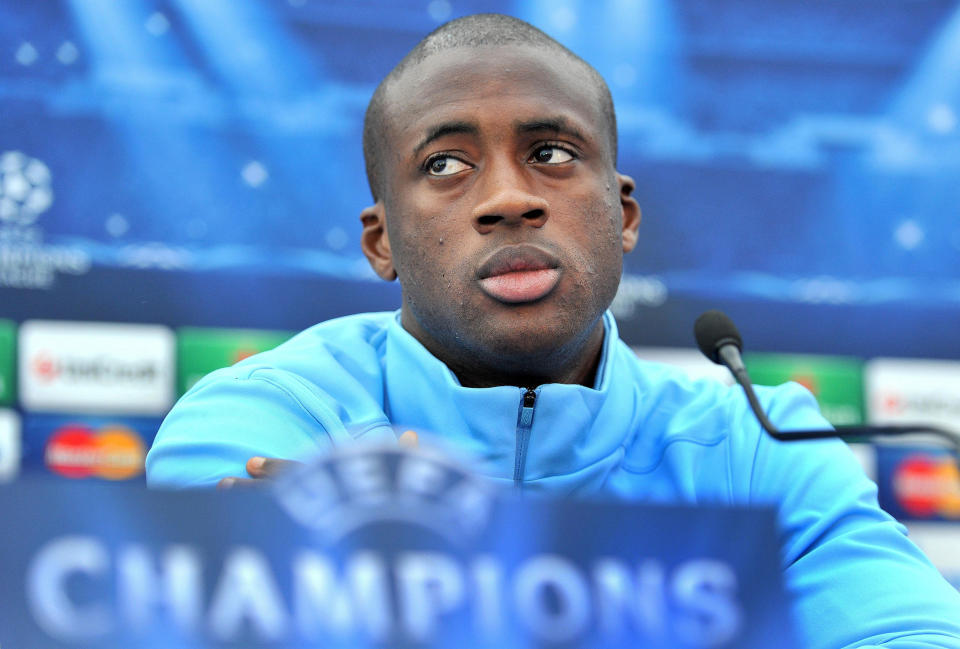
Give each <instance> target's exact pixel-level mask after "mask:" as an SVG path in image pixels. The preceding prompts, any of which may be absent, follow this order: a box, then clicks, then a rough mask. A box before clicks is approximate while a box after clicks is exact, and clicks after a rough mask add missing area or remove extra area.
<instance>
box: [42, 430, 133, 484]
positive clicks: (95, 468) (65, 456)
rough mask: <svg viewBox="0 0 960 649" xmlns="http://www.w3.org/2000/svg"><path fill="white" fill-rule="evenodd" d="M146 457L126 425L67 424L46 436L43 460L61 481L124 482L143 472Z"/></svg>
mask: <svg viewBox="0 0 960 649" xmlns="http://www.w3.org/2000/svg"><path fill="white" fill-rule="evenodd" d="M146 455H147V450H146V446H145V445H144V443H143V440H142V439H141V438H140V436H139V435H137V434H136V433H135V432H134V431H132V430H130V429H129V428H127V427H126V426H119V425H110V426H104V427H102V428H100V429H98V430H94V429H93V428H90V427H89V426H84V425H83V424H69V425H67V426H63V427H62V428H59V429H57V430H56V431H55V432H54V433H53V435H51V436H50V439H49V440H48V441H47V446H46V449H45V451H44V460H45V462H46V465H47V467H48V468H49V469H50V470H51V471H53V472H54V473H57V474H59V475H62V476H64V477H65V478H74V479H81V478H91V477H96V478H103V479H105V480H128V479H130V478H134V477H136V476H138V475H140V474H142V473H143V463H144V460H145V458H146Z"/></svg>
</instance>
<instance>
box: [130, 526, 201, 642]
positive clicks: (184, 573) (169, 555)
mask: <svg viewBox="0 0 960 649" xmlns="http://www.w3.org/2000/svg"><path fill="white" fill-rule="evenodd" d="M202 572H203V571H202V564H201V561H200V557H199V555H198V554H197V553H196V552H195V551H194V550H192V549H190V548H189V547H188V546H185V545H174V546H170V547H169V548H167V549H166V550H165V551H164V553H163V557H162V560H161V567H160V569H159V570H158V569H157V566H156V561H155V560H154V557H153V556H151V554H150V551H149V550H148V549H147V548H146V547H144V546H142V545H129V546H127V547H125V548H123V550H121V552H120V556H119V558H118V559H117V602H118V604H119V606H120V610H121V611H122V613H123V615H124V618H125V620H126V623H127V625H128V626H129V627H130V629H131V630H132V631H134V632H135V633H145V632H146V631H148V630H149V629H150V628H151V626H152V625H153V623H154V621H155V619H154V613H155V607H157V606H159V605H162V606H165V607H166V608H167V610H168V611H169V614H170V620H171V621H172V622H173V624H174V625H175V626H176V627H177V629H178V630H179V631H181V632H182V633H185V634H190V633H194V632H195V631H196V629H197V628H198V626H199V622H200V617H201V614H202V606H203V602H202V596H203V580H202Z"/></svg>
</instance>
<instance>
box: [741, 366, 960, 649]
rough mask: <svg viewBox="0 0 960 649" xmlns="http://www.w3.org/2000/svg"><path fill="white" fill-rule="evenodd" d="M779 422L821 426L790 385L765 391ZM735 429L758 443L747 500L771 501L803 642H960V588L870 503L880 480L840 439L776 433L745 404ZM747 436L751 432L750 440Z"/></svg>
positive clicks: (828, 645)
mask: <svg viewBox="0 0 960 649" xmlns="http://www.w3.org/2000/svg"><path fill="white" fill-rule="evenodd" d="M761 401H762V402H764V403H765V404H766V409H767V412H768V414H769V416H770V418H771V420H772V421H773V422H774V423H776V424H777V425H778V427H780V428H781V430H790V429H791V428H792V429H794V430H798V429H801V428H824V427H828V426H829V424H828V423H827V422H826V421H825V420H824V419H823V418H822V417H821V416H820V414H819V412H818V410H817V406H816V402H815V401H814V399H813V397H812V395H810V393H809V392H807V391H806V390H805V389H804V388H801V387H800V386H799V385H796V384H787V385H784V386H781V387H779V388H776V389H771V390H769V391H764V393H763V395H762V396H761ZM732 419H733V424H734V428H733V430H734V431H739V432H740V433H746V431H748V430H749V431H750V433H751V434H743V435H741V437H742V438H743V439H744V443H752V444H755V451H754V452H753V453H752V454H751V453H745V454H744V456H745V457H752V465H751V466H742V467H737V470H739V471H743V472H745V475H746V477H747V482H746V484H747V487H746V488H747V489H748V490H749V494H748V496H749V499H750V501H752V502H755V503H763V504H774V505H775V506H776V507H777V508H778V511H779V514H778V517H779V522H780V529H781V534H782V539H781V540H782V543H783V561H784V566H785V571H784V575H785V583H786V588H787V593H788V596H789V597H790V598H791V599H792V601H793V610H794V621H795V624H796V627H797V631H798V634H799V640H800V646H802V647H809V648H811V649H819V648H822V649H838V648H840V647H854V646H855V647H872V646H882V647H887V648H898V649H907V648H910V649H914V648H916V649H919V648H921V647H925V648H933V647H939V648H951V649H960V593H958V592H957V591H956V590H954V588H953V587H952V586H950V584H948V583H947V581H946V580H945V579H944V578H943V577H942V576H941V575H940V574H939V573H938V572H937V570H936V569H935V568H934V567H933V565H932V564H931V563H930V561H929V560H928V559H927V558H926V557H925V556H924V555H923V553H922V552H921V551H920V550H919V549H918V548H917V547H916V546H915V545H914V544H913V543H912V542H911V541H910V540H909V539H908V538H907V533H906V529H905V528H904V527H903V525H901V524H900V523H898V522H897V521H895V520H894V519H893V518H892V517H891V516H890V515H889V514H887V513H886V512H884V511H883V510H882V509H880V507H879V505H878V504H877V487H876V485H875V484H874V483H873V482H872V481H871V480H870V479H869V478H867V477H866V475H865V474H864V472H863V470H862V468H861V467H860V465H859V463H858V462H857V460H856V459H855V458H854V456H853V453H852V452H851V451H850V449H849V448H848V447H847V445H846V444H845V443H844V442H843V441H841V440H826V441H798V442H780V441H777V440H775V439H773V438H772V437H770V436H768V435H767V434H766V433H764V432H762V431H761V430H760V429H759V425H758V424H757V423H756V421H755V420H754V419H753V417H752V414H750V413H749V411H746V410H745V409H744V410H743V411H740V412H738V413H735V414H734V415H733V418H732ZM750 440H752V441H750Z"/></svg>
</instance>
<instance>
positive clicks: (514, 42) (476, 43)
mask: <svg viewBox="0 0 960 649" xmlns="http://www.w3.org/2000/svg"><path fill="white" fill-rule="evenodd" d="M495 47H530V48H535V49H539V50H543V51H547V52H550V53H551V54H554V55H556V56H557V57H563V58H566V59H567V60H569V61H570V62H571V64H573V65H574V66H576V67H577V68H579V70H580V71H581V72H583V73H584V75H585V76H586V78H587V79H588V81H589V83H591V84H592V85H593V86H594V89H595V91H596V95H597V101H598V102H599V104H600V108H601V114H602V115H603V117H604V120H605V121H606V124H604V125H603V126H604V127H605V128H606V131H607V137H608V139H609V146H610V151H611V153H612V156H613V159H612V160H611V163H612V164H615V163H616V151H617V121H616V116H615V114H614V110H613V99H612V97H611V95H610V89H609V88H608V87H607V84H606V82H605V81H604V80H603V77H601V76H600V73H598V72H597V71H596V70H595V69H594V68H593V67H592V66H591V65H590V64H589V63H587V62H586V61H584V60H583V59H581V58H580V57H579V56H577V55H576V54H574V53H573V52H571V51H570V50H568V49H567V48H566V47H564V46H563V45H561V44H560V43H558V42H557V41H555V40H554V39H552V38H551V37H549V36H547V35H546V34H545V33H543V32H542V31H540V30H539V29H537V28H536V27H534V26H532V25H530V24H529V23H526V22H524V21H522V20H519V19H518V18H513V17H511V16H504V15H501V14H474V15H472V16H464V17H463V18H457V19H456V20H452V21H450V22H448V23H446V24H443V25H441V26H440V27H438V28H437V29H435V30H434V31H433V32H431V33H430V34H428V35H427V36H426V37H425V38H424V39H423V40H422V41H420V42H419V43H417V45H416V46H415V47H414V48H413V49H412V50H410V52H409V53H408V54H407V55H406V56H405V57H404V58H403V60H401V61H400V63H398V64H397V66H396V67H395V68H393V70H391V71H390V74H388V75H387V76H386V78H385V79H384V80H383V81H381V82H380V85H379V86H377V89H376V91H375V92H374V93H373V97H372V98H371V99H370V104H369V105H368V106H367V113H366V116H365V118H364V123H363V156H364V160H365V161H366V167H367V181H368V182H369V184H370V192H371V193H372V194H373V198H374V200H381V199H382V198H383V196H384V193H385V189H386V187H385V185H386V178H385V173H384V160H383V155H382V152H383V151H387V150H389V146H388V141H389V140H388V134H387V129H388V125H389V124H388V122H389V113H390V103H391V101H390V89H391V88H392V87H393V86H394V85H395V83H396V82H397V81H398V80H399V79H400V78H401V77H403V75H404V74H405V73H406V72H407V71H409V70H410V69H411V68H414V67H416V66H417V65H418V64H419V63H421V62H423V61H424V60H425V59H427V58H428V57H430V56H433V55H434V54H437V53H439V52H443V51H446V50H451V49H459V48H478V49H479V48H495Z"/></svg>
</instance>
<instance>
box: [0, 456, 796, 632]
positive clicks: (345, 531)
mask: <svg viewBox="0 0 960 649" xmlns="http://www.w3.org/2000/svg"><path fill="white" fill-rule="evenodd" d="M0 512H2V515H3V518H4V520H3V526H4V529H5V530H6V533H5V534H4V539H5V540H4V547H3V551H2V554H0V571H2V572H0V574H3V576H4V578H3V579H2V580H0V644H2V646H4V647H7V646H9V647H30V648H31V649H47V648H50V649H53V648H57V649H62V648H67V649H71V648H76V649H81V648H82V649H91V648H94V647H116V648H120V647H123V648H124V649H130V648H133V647H157V648H164V649H168V648H171V647H177V648H201V647H240V646H243V647H277V648H279V647H294V646H295V647H314V646H316V647H320V646H322V647H386V646H389V647H423V646H443V647H458V648H463V649H469V648H471V647H478V648H479V647H498V648H499V647H575V646H576V647H591V648H598V647H636V646H643V647H656V648H661V647H662V648H666V647H685V648H697V649H700V648H702V649H707V648H711V649H712V648H724V647H731V648H732V647H737V648H749V647H764V648H766V647H771V646H777V647H790V646H792V644H791V637H790V636H791V634H790V633H789V628H790V626H789V624H788V619H787V614H786V603H785V599H784V596H783V593H782V585H781V575H780V567H779V557H778V547H777V544H776V541H775V538H776V537H775V527H774V526H775V518H774V514H773V512H772V511H770V510H752V509H742V508H712V507H711V508H706V507H687V506H684V507H674V506H641V505H626V504H612V503H584V502H563V503H559V502H550V501H545V500H531V499H519V498H516V497H515V496H512V495H511V494H509V493H503V492H495V491H494V490H493V489H492V488H491V487H490V485H489V483H487V482H483V481H480V480H478V479H476V478H474V477H473V476H471V475H470V474H468V473H466V472H464V471H462V470H460V469H458V468H457V467H456V466H455V465H453V464H451V463H449V462H448V461H446V460H444V459H443V458H440V457H439V456H435V455H432V454H429V453H423V452H414V453H411V452H409V451H402V450H400V449H397V448H393V449H384V448H378V449H370V448H367V449H359V450H356V449H355V450H352V451H348V452H346V453H341V454H338V455H336V456H331V457H329V458H327V459H326V460H324V461H322V462H321V463H320V464H318V465H316V466H313V467H310V468H309V469H307V470H305V471H303V472H302V473H300V474H297V475H292V476H288V477H287V479H285V480H284V481H282V482H281V483H280V484H278V485H277V487H276V489H274V490H272V491H269V490H266V489H264V490H256V491H234V492H176V493H173V492H148V491H145V490H143V489H142V488H140V487H136V486H133V485H96V484H77V485H71V488H70V489H69V490H67V489H64V488H63V486H62V485H60V484H46V483H40V482H37V483H30V482H20V483H17V484H14V485H10V486H7V487H3V488H2V489H0Z"/></svg>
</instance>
